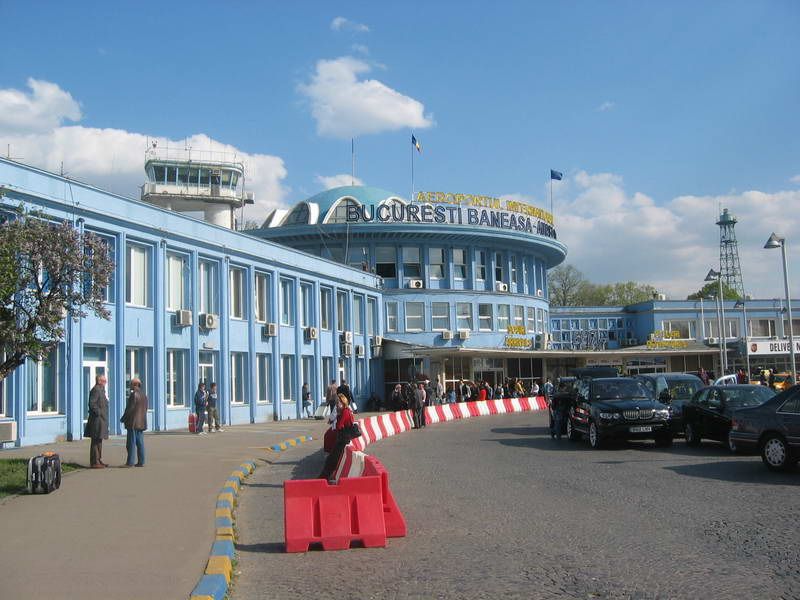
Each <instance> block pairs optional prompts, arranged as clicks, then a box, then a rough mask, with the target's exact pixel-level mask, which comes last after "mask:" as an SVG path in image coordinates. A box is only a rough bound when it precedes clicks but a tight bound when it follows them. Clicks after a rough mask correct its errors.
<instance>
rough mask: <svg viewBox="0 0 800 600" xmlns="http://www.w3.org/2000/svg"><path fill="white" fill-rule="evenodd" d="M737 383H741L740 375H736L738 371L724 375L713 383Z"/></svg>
mask: <svg viewBox="0 0 800 600" xmlns="http://www.w3.org/2000/svg"><path fill="white" fill-rule="evenodd" d="M737 383H739V377H738V376H737V375H736V373H731V374H730V375H723V376H722V377H720V378H719V379H717V380H716V381H714V383H713V384H712V385H734V384H737Z"/></svg>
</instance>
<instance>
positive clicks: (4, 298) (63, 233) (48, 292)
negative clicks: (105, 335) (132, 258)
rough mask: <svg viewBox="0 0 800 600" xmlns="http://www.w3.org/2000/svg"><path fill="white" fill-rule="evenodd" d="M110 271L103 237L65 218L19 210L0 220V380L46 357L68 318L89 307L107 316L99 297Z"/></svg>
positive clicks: (107, 252)
mask: <svg viewBox="0 0 800 600" xmlns="http://www.w3.org/2000/svg"><path fill="white" fill-rule="evenodd" d="M113 271H114V261H113V260H112V258H111V256H110V255H109V251H108V247H107V245H106V243H105V242H104V241H103V239H102V238H100V237H99V236H97V235H94V234H92V233H81V232H79V231H78V230H77V229H75V228H74V227H73V226H72V223H70V222H68V221H66V222H54V221H52V220H49V219H47V218H46V216H45V215H43V214H41V213H33V212H28V213H26V212H24V211H23V210H22V209H19V210H18V214H17V215H16V217H15V218H13V219H11V220H8V221H6V222H5V223H2V224H0V282H1V283H0V340H2V348H3V350H4V351H5V357H4V360H3V361H2V362H0V381H2V380H4V379H5V378H6V377H8V376H9V375H10V374H11V373H12V372H13V371H14V370H15V369H16V368H17V367H19V366H21V365H22V364H23V363H24V362H25V360H26V359H28V358H30V359H33V360H35V361H39V360H42V359H43V358H44V357H45V356H47V354H49V353H50V352H51V351H52V350H53V349H54V348H55V346H56V345H57V344H58V342H59V341H60V340H62V339H63V338H64V320H65V319H66V318H81V317H85V316H86V315H87V314H88V313H87V312H86V311H87V310H90V311H91V312H93V313H94V314H96V315H97V316H99V317H101V318H103V319H108V318H110V316H111V315H110V313H109V311H108V309H107V308H106V307H105V306H104V304H103V300H104V297H105V288H106V287H107V286H108V284H109V279H110V277H111V274H112V273H113Z"/></svg>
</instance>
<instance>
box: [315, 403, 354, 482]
mask: <svg viewBox="0 0 800 600" xmlns="http://www.w3.org/2000/svg"><path fill="white" fill-rule="evenodd" d="M336 413H337V417H336V444H335V445H334V447H333V450H331V453H330V454H328V458H326V459H325V465H324V466H323V467H322V472H321V473H320V474H319V476H318V479H327V480H329V481H330V479H331V477H332V476H333V473H334V471H336V466H337V465H338V464H339V459H340V458H341V457H342V454H343V453H344V449H345V447H346V446H347V444H349V443H350V439H351V438H350V437H348V435H347V433H346V430H348V429H349V427H350V426H351V425H353V423H354V421H353V411H351V410H350V401H349V400H348V399H347V396H345V395H344V394H339V396H338V397H337V399H336Z"/></svg>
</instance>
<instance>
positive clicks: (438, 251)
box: [428, 248, 444, 279]
mask: <svg viewBox="0 0 800 600" xmlns="http://www.w3.org/2000/svg"><path fill="white" fill-rule="evenodd" d="M428 253H429V256H430V272H429V274H430V277H431V279H443V278H444V249H443V248H431V249H430V250H428Z"/></svg>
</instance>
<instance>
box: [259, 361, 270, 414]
mask: <svg viewBox="0 0 800 600" xmlns="http://www.w3.org/2000/svg"><path fill="white" fill-rule="evenodd" d="M270 362H271V361H270V355H269V354H256V385H257V386H258V395H257V396H256V402H269V391H270V390H269V380H270V377H269V366H270Z"/></svg>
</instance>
